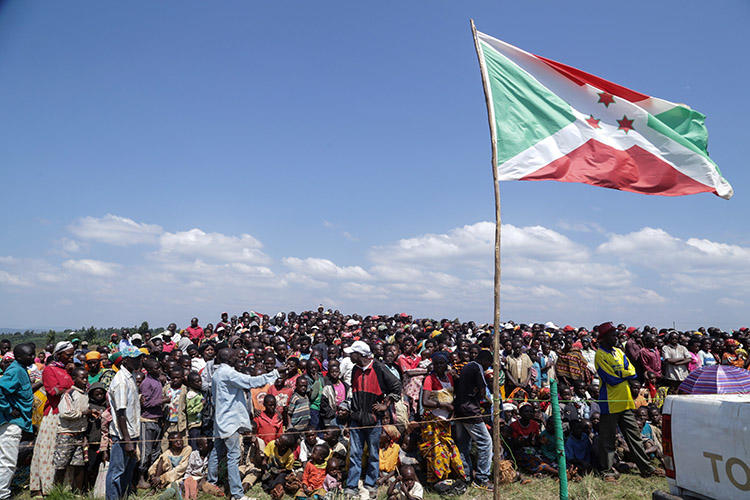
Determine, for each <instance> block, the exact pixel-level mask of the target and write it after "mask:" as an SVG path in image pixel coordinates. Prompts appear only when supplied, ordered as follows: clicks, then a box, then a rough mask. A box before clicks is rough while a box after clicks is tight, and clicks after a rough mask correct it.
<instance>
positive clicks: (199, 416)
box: [185, 371, 206, 449]
mask: <svg viewBox="0 0 750 500" xmlns="http://www.w3.org/2000/svg"><path fill="white" fill-rule="evenodd" d="M205 404H206V398H205V396H204V395H203V391H202V381H201V376H200V374H199V373H198V372H196V371H191V372H190V373H189V374H188V376H187V393H186V394H185V413H186V419H187V429H188V445H189V446H190V447H191V448H193V449H195V448H196V447H197V445H196V439H197V438H198V436H200V435H201V426H202V425H203V409H204V407H205Z"/></svg>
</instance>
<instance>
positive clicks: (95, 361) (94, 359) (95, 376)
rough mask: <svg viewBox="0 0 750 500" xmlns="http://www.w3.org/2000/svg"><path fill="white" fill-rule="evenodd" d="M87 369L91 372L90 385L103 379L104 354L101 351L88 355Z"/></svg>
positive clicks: (91, 352)
mask: <svg viewBox="0 0 750 500" xmlns="http://www.w3.org/2000/svg"><path fill="white" fill-rule="evenodd" d="M86 368H87V369H88V372H89V384H96V383H97V382H99V379H100V378H101V377H102V354H101V353H100V352H99V351H89V352H87V353H86Z"/></svg>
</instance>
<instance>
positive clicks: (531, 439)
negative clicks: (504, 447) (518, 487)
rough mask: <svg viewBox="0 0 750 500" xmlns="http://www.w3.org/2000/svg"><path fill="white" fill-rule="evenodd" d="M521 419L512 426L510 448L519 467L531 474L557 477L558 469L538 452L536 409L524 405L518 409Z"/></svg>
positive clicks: (529, 405) (538, 428) (538, 427)
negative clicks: (534, 418)
mask: <svg viewBox="0 0 750 500" xmlns="http://www.w3.org/2000/svg"><path fill="white" fill-rule="evenodd" d="M518 413H519V419H518V420H516V421H515V422H513V423H512V424H510V446H511V448H512V449H513V454H514V456H515V457H516V461H517V462H518V466H519V467H520V468H521V469H523V470H525V471H526V472H529V473H531V474H547V475H550V476H556V475H557V469H556V468H555V467H553V466H552V465H550V464H549V463H547V460H546V459H544V458H543V457H542V456H541V453H539V452H538V451H537V450H538V441H539V434H540V431H541V429H540V426H539V422H537V421H536V420H533V418H532V417H533V416H534V407H533V406H532V405H531V403H523V404H522V405H521V406H520V408H519V409H518Z"/></svg>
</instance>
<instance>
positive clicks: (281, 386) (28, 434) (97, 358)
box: [0, 307, 750, 500]
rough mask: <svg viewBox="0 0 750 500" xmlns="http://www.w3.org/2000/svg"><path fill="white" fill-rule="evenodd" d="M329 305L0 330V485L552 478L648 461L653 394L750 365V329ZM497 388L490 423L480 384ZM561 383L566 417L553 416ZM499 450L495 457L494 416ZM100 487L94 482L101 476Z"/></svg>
mask: <svg viewBox="0 0 750 500" xmlns="http://www.w3.org/2000/svg"><path fill="white" fill-rule="evenodd" d="M494 334H495V329H494V328H493V327H492V325H487V324H484V325H478V324H476V323H474V322H473V321H470V322H467V323H462V322H460V321H459V320H457V319H456V320H453V321H451V320H447V319H442V320H439V321H438V320H432V319H415V318H412V317H411V316H409V315H407V314H403V313H402V314H396V315H393V316H388V315H386V316H367V317H362V316H359V315H357V314H354V315H343V314H341V313H340V312H339V311H332V310H330V309H329V310H325V309H324V308H323V307H319V308H318V309H317V310H313V311H306V312H303V313H299V314H297V313H294V312H290V313H289V314H288V315H287V314H285V313H278V314H276V315H274V316H268V315H263V314H257V313H249V312H245V313H242V314H241V315H239V316H232V317H231V318H230V317H229V314H227V313H222V314H221V316H220V320H219V321H218V322H217V323H216V324H215V325H214V324H207V325H205V327H201V326H200V324H199V320H198V318H192V320H191V321H190V325H189V326H187V327H186V328H184V329H178V328H177V325H176V324H175V323H172V324H170V325H169V326H168V327H167V328H166V329H165V330H163V331H159V332H158V333H153V334H152V333H151V332H144V333H132V334H131V332H129V331H128V330H127V329H124V330H121V331H119V332H118V333H115V334H112V337H111V339H110V342H109V343H104V342H103V343H102V345H96V346H94V345H91V346H89V345H88V344H87V343H86V342H81V341H80V340H79V339H78V338H77V333H76V332H73V333H72V334H71V335H70V338H68V339H66V340H62V341H60V342H57V343H56V344H54V345H52V344H50V345H48V346H44V348H42V349H37V347H36V346H35V345H33V344H30V343H23V344H18V345H16V346H11V344H10V342H9V341H8V340H7V339H4V340H1V341H0V353H1V354H2V361H0V368H2V370H3V374H2V377H1V378H0V442H2V446H0V500H4V499H5V498H9V497H10V495H11V491H12V490H13V489H16V488H19V489H22V488H28V489H29V490H30V492H31V495H32V497H37V496H44V495H47V494H49V492H50V491H51V490H52V488H53V486H54V485H56V484H63V483H68V482H69V483H70V485H71V486H72V487H73V488H74V489H75V490H77V491H80V492H89V491H91V490H92V489H93V490H95V491H94V492H93V493H97V491H96V490H97V489H99V491H98V493H104V494H105V495H106V498H107V500H118V499H121V498H124V497H125V496H127V494H128V493H129V492H132V491H135V490H137V489H151V490H154V491H156V492H158V493H159V495H160V498H163V499H167V498H185V499H186V500H191V499H194V498H196V496H197V495H198V492H199V491H203V492H206V493H209V494H213V495H216V496H231V497H232V498H236V499H241V498H243V497H245V494H246V492H247V491H248V490H249V489H250V488H252V487H254V486H255V485H256V484H258V485H260V487H261V488H262V489H263V491H264V492H266V493H267V494H269V495H270V496H271V497H272V498H273V499H274V500H279V499H281V498H283V497H285V496H289V497H292V498H316V499H320V498H328V499H331V498H337V497H341V498H353V497H356V496H361V497H366V496H367V495H368V494H369V496H370V498H375V496H376V495H377V492H378V489H382V491H381V492H382V493H386V494H387V496H388V498H389V499H394V500H395V499H401V500H417V499H420V498H422V497H423V492H424V490H425V488H429V489H430V490H432V491H436V492H438V493H441V494H461V493H463V492H464V491H465V490H466V488H467V487H470V486H473V487H477V488H482V489H486V490H490V489H492V487H493V481H492V478H493V475H499V476H500V477H501V480H502V481H501V482H503V483H506V482H511V481H528V480H529V478H531V477H534V476H541V475H550V476H557V475H558V473H559V472H558V469H557V466H558V465H557V464H558V461H557V449H556V440H557V434H556V432H562V433H563V436H562V437H563V439H564V443H565V445H564V449H565V456H566V458H567V464H568V466H567V467H568V468H567V470H566V471H565V473H566V474H567V475H568V476H569V477H570V478H571V479H576V478H578V477H580V475H582V474H586V473H590V472H596V473H599V474H601V475H602V477H603V478H604V479H605V480H608V481H616V480H617V478H618V477H619V475H620V474H621V473H624V472H636V471H637V472H639V473H640V474H642V475H644V476H649V475H654V474H657V475H661V474H663V470H662V469H661V468H660V466H659V461H660V459H661V438H660V426H661V414H660V408H661V405H662V403H663V400H664V398H665V397H666V395H667V394H668V393H671V392H675V391H676V390H677V388H678V386H679V384H680V382H681V381H682V380H684V379H685V377H686V376H687V375H688V373H689V372H690V371H692V370H694V369H696V368H698V367H702V366H709V365H712V364H731V365H735V366H738V367H742V368H745V369H746V368H748V365H749V364H750V357H749V356H748V352H750V332H749V331H748V330H747V329H746V328H742V329H739V330H737V331H734V332H724V331H721V330H719V329H715V328H709V329H708V330H706V329H704V328H700V329H698V330H696V331H682V332H680V331H675V330H673V329H660V330H657V329H656V328H654V327H650V326H643V327H640V328H636V327H632V326H631V327H627V326H625V325H617V326H615V325H613V324H611V323H604V324H602V325H598V326H596V327H594V328H592V329H591V330H589V329H587V328H584V327H578V328H574V327H572V326H564V327H558V326H557V325H554V324H552V323H546V324H515V323H513V322H509V323H505V324H501V325H498V328H497V335H499V337H500V342H501V345H502V350H501V352H500V353H499V356H500V366H501V370H500V371H499V372H498V373H493V370H492V366H493V351H492V346H493V335H494ZM494 377H497V379H498V382H499V385H500V387H501V397H502V400H503V404H502V411H501V413H500V415H499V416H498V417H499V418H498V419H494V420H493V418H492V410H491V401H492V394H491V388H492V380H493V378H494ZM553 380H555V381H557V383H558V385H559V399H560V414H561V418H562V429H561V430H558V431H555V426H553V425H552V420H551V412H552V405H551V402H550V383H551V382H552V381H553ZM493 425H499V426H500V436H501V439H502V449H503V454H502V456H501V457H495V459H494V460H493V443H492V437H491V436H492V426H493ZM101 489H103V491H101Z"/></svg>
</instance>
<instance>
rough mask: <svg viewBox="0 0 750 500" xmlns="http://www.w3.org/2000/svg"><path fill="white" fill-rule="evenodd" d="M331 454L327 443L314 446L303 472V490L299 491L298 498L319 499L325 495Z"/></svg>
mask: <svg viewBox="0 0 750 500" xmlns="http://www.w3.org/2000/svg"><path fill="white" fill-rule="evenodd" d="M330 454H331V448H329V447H328V445H327V444H325V443H323V444H316V445H315V446H313V449H312V452H311V453H310V460H309V461H308V462H307V464H305V471H304V472H303V473H302V490H301V491H299V492H297V498H316V499H319V498H321V497H324V496H325V494H326V491H325V489H324V487H323V483H325V479H326V466H327V465H328V456H329V455H330Z"/></svg>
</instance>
